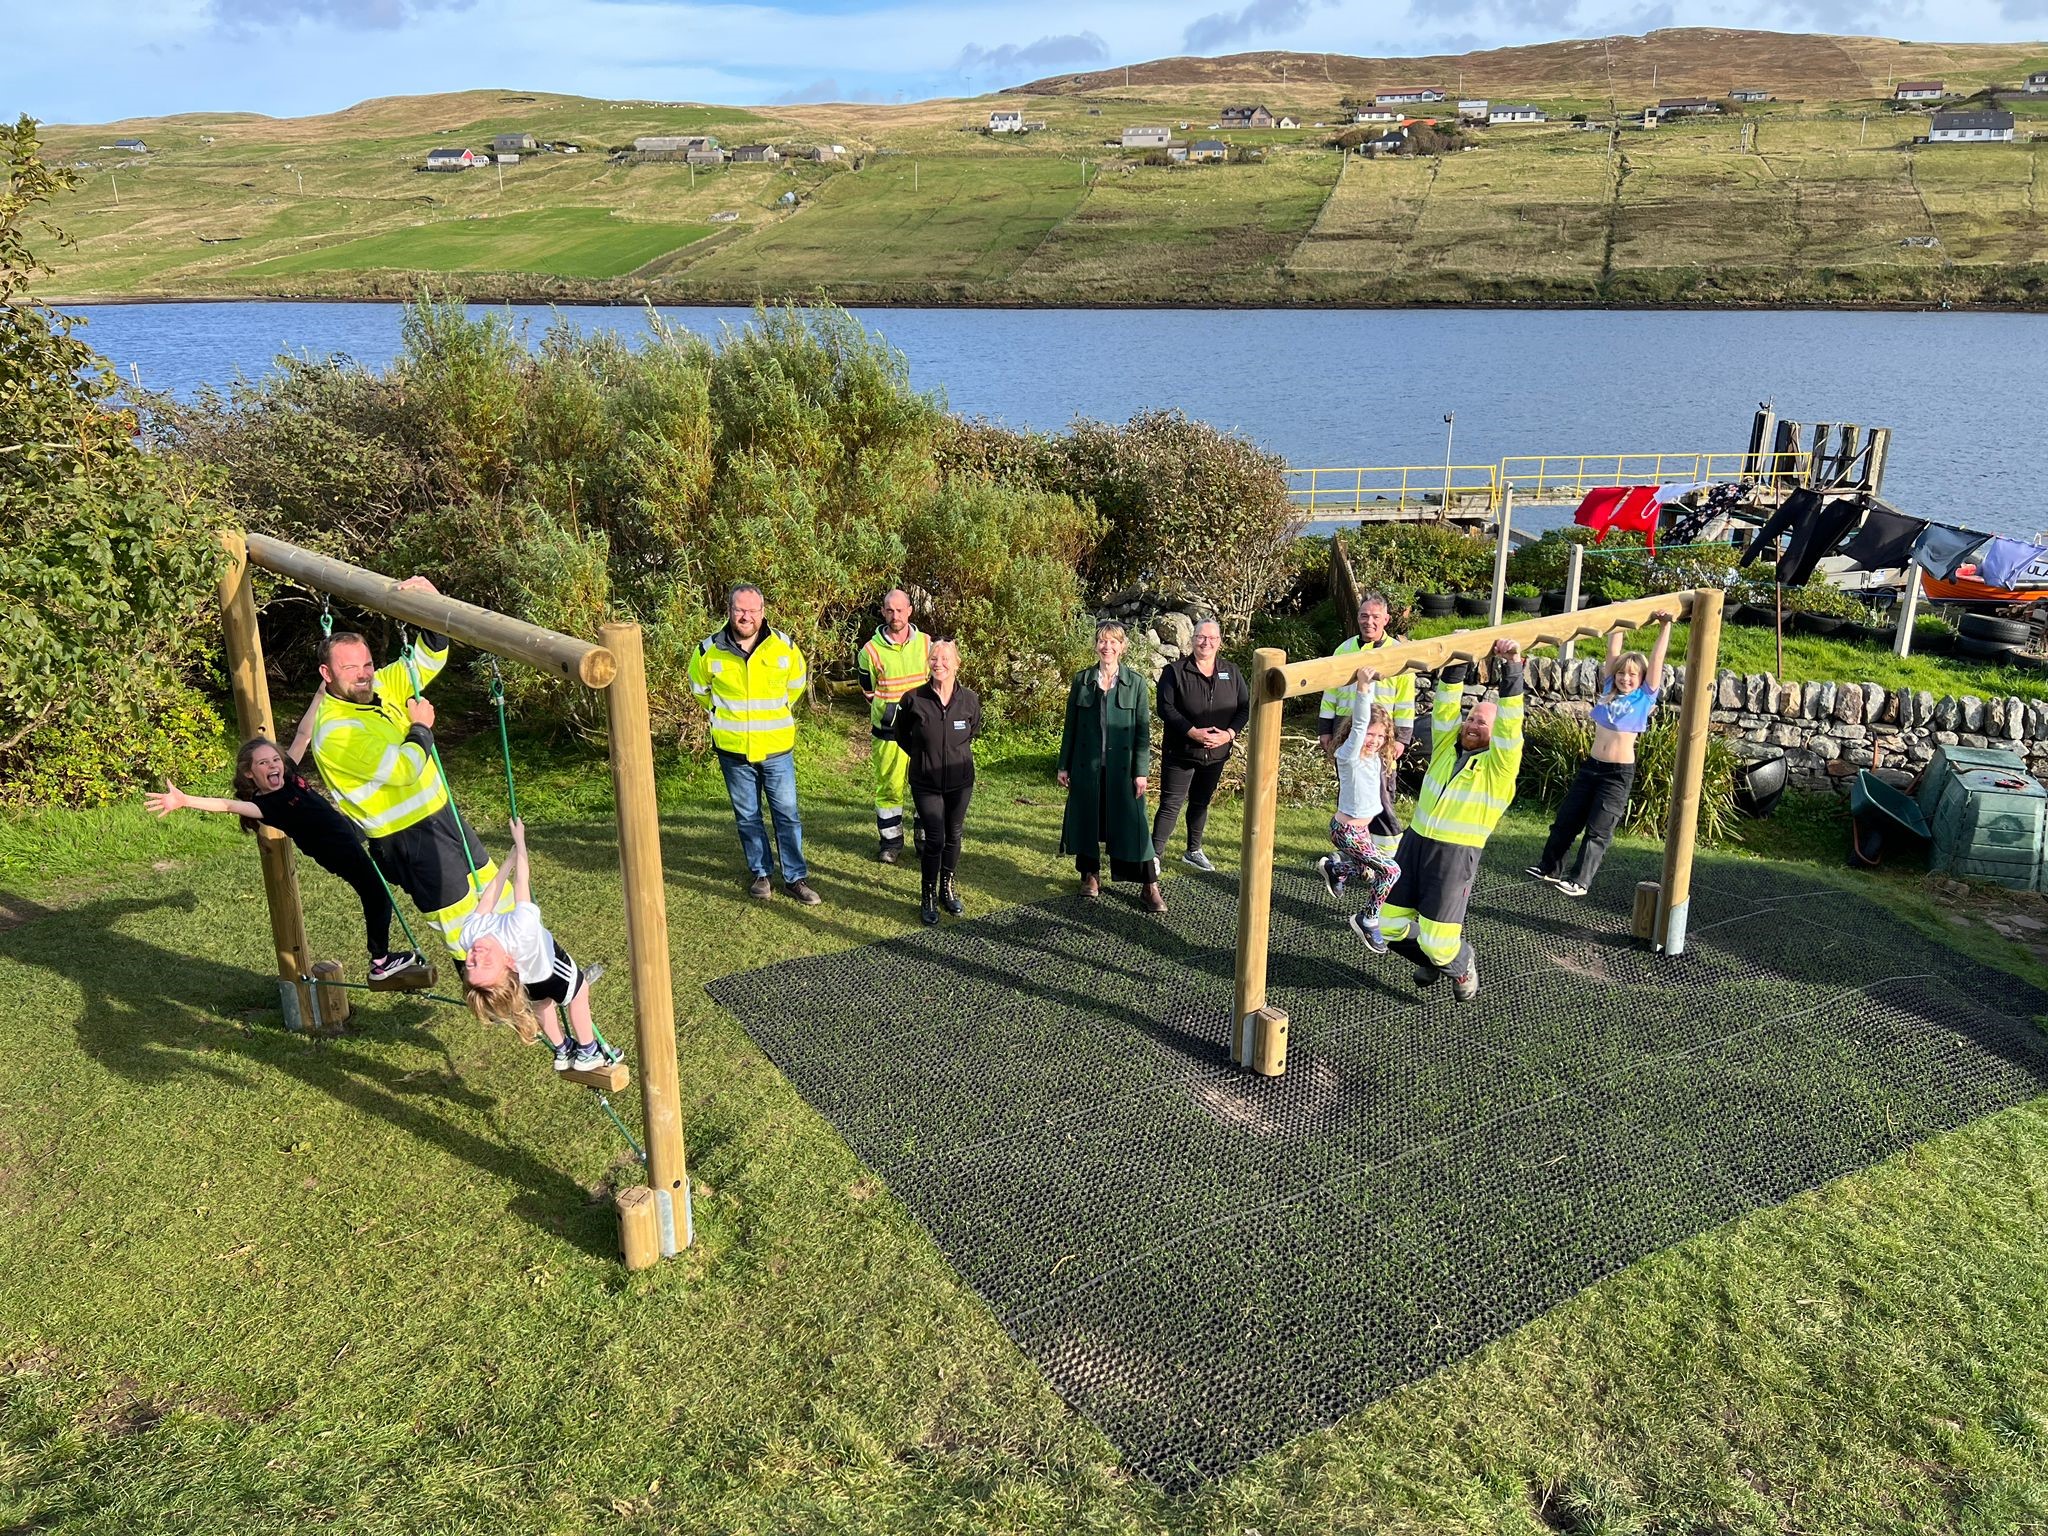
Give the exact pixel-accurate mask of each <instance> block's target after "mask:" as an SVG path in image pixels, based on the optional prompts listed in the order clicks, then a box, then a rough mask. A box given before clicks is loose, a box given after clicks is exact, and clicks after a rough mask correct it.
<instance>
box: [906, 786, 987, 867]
mask: <svg viewBox="0 0 2048 1536" xmlns="http://www.w3.org/2000/svg"><path fill="white" fill-rule="evenodd" d="M910 799H911V802H912V804H913V806H914V807H915V808H916V811H917V862H918V867H919V870H920V872H921V873H922V874H923V876H924V878H925V880H926V882H927V883H929V882H930V881H933V880H936V879H937V878H938V877H939V876H940V875H941V874H948V875H950V874H952V873H953V872H954V871H955V870H957V869H959V867H960V841H961V833H962V831H963V829H964V828H965V827H966V825H967V807H968V805H969V803H970V802H971V801H972V800H973V799H974V786H973V785H972V784H962V785H960V786H959V787H958V788H955V789H928V788H926V787H925V786H923V785H921V784H913V785H911V786H910Z"/></svg>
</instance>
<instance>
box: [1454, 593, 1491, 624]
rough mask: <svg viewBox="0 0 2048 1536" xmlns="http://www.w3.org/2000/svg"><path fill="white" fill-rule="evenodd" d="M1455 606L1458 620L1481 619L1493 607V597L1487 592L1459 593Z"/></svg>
mask: <svg viewBox="0 0 2048 1536" xmlns="http://www.w3.org/2000/svg"><path fill="white" fill-rule="evenodd" d="M1457 605H1458V617H1459V618H1461V619H1483V618H1485V617H1486V615H1487V611H1488V610H1489V609H1491V608H1492V607H1493V595H1492V594H1491V593H1489V592H1460V593H1459V594H1458V596H1457Z"/></svg>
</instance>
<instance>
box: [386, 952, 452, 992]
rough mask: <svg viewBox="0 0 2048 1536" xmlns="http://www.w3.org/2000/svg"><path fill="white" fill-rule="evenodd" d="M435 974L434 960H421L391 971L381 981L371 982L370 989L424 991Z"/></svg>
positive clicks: (433, 980)
mask: <svg viewBox="0 0 2048 1536" xmlns="http://www.w3.org/2000/svg"><path fill="white" fill-rule="evenodd" d="M436 976H437V973H436V972H435V970H434V962H433V961H431V960H422V961H421V962H420V963H419V964H418V965H414V966H408V967H407V968H406V969H405V970H402V971H394V972H392V974H391V975H389V976H386V977H385V978H384V979H383V980H381V981H373V982H371V983H370V990H371V991H372V992H424V991H425V990H426V989H427V988H428V987H431V986H432V985H433V984H434V982H435V979H436Z"/></svg>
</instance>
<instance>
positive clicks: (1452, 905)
mask: <svg viewBox="0 0 2048 1536" xmlns="http://www.w3.org/2000/svg"><path fill="white" fill-rule="evenodd" d="M1483 851H1484V850H1482V849H1479V848H1467V847H1465V846H1464V845H1462V844H1460V843H1440V842H1438V841H1437V840H1436V839H1435V838H1432V837H1424V836H1423V835H1422V834H1421V833H1419V832H1417V831H1416V830H1415V829H1414V828H1413V827H1410V828H1409V829H1408V830H1407V831H1406V832H1403V833H1402V834H1401V846H1400V849H1399V850H1398V851H1397V852H1396V853H1395V855H1394V862H1395V863H1397V864H1399V865H1400V866H1401V875H1400V878H1399V879H1397V880H1396V881H1395V882H1394V888H1393V890H1391V891H1389V892H1388V893H1387V904H1386V905H1385V906H1383V907H1381V908H1380V936H1381V937H1382V938H1384V939H1385V940H1386V941H1387V947H1388V948H1390V949H1392V950H1393V951H1394V952H1395V953H1397V954H1399V955H1400V956H1401V957H1402V958H1403V959H1404V960H1411V961H1413V962H1415V963H1416V964H1417V965H1429V966H1434V967H1435V968H1436V969H1437V970H1439V971H1442V972H1443V973H1444V974H1445V975H1446V976H1463V975H1464V974H1465V973H1466V972H1467V971H1469V970H1470V969H1471V968H1472V946H1471V945H1470V944H1467V943H1466V942H1465V908H1466V906H1467V905H1468V904H1469V903H1470V902H1471V900H1472V881H1473V879H1474V877H1475V876H1477V875H1478V873H1479V855H1480V854H1481V853H1482V852H1483Z"/></svg>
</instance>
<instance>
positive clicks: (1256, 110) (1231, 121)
mask: <svg viewBox="0 0 2048 1536" xmlns="http://www.w3.org/2000/svg"><path fill="white" fill-rule="evenodd" d="M1216 126H1217V127H1219V128H1270V127H1272V126H1273V114H1272V113H1270V112H1268V111H1267V110H1266V109H1265V108H1264V107H1263V106H1259V107H1225V108H1224V109H1223V111H1222V112H1221V113H1220V114H1218V116H1217V118H1216Z"/></svg>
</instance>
